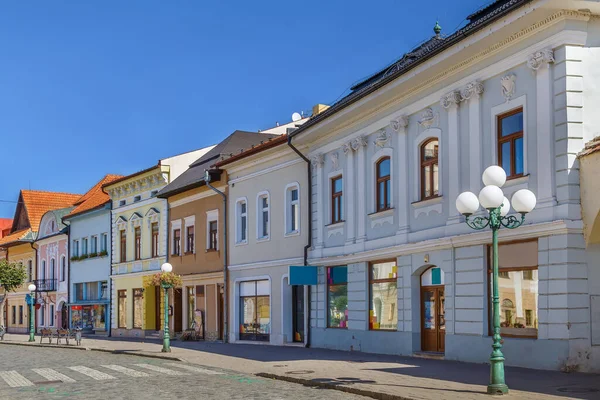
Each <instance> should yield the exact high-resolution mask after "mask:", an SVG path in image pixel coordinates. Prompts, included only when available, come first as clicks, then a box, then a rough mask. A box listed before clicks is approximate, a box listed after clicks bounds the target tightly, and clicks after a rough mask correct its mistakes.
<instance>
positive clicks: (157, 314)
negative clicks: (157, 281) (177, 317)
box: [154, 286, 162, 331]
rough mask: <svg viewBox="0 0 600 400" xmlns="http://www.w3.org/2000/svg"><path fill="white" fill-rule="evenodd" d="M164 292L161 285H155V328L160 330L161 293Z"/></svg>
mask: <svg viewBox="0 0 600 400" xmlns="http://www.w3.org/2000/svg"><path fill="white" fill-rule="evenodd" d="M161 292H162V290H161V288H160V286H154V330H156V331H160V330H161V329H162V328H161V326H160V321H161V315H160V293H161Z"/></svg>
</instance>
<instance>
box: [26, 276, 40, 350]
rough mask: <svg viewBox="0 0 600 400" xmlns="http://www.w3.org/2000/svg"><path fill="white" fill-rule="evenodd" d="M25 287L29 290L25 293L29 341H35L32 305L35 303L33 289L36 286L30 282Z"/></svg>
mask: <svg viewBox="0 0 600 400" xmlns="http://www.w3.org/2000/svg"><path fill="white" fill-rule="evenodd" d="M27 289H29V291H30V292H31V293H30V294H28V295H27V298H26V300H27V305H28V306H29V341H30V342H35V323H34V322H35V313H34V311H33V305H34V304H35V289H37V288H36V286H35V285H34V284H33V283H31V284H30V285H29V286H28V287H27Z"/></svg>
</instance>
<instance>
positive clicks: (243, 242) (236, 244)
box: [235, 240, 248, 246]
mask: <svg viewBox="0 0 600 400" xmlns="http://www.w3.org/2000/svg"><path fill="white" fill-rule="evenodd" d="M247 244H248V241H247V240H242V241H241V242H236V243H235V246H246V245H247Z"/></svg>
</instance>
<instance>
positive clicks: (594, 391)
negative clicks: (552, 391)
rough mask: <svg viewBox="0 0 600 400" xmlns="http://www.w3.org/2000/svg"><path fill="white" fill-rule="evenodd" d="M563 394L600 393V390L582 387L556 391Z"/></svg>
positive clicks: (564, 388)
mask: <svg viewBox="0 0 600 400" xmlns="http://www.w3.org/2000/svg"><path fill="white" fill-rule="evenodd" d="M556 390H557V391H558V392H561V393H596V392H600V389H595V388H582V387H563V388H558V389H556Z"/></svg>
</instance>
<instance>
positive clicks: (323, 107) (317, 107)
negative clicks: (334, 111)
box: [312, 104, 329, 117]
mask: <svg viewBox="0 0 600 400" xmlns="http://www.w3.org/2000/svg"><path fill="white" fill-rule="evenodd" d="M328 108H329V106H328V105H326V104H317V105H315V106H313V110H312V111H313V112H312V115H313V117H314V116H315V115H319V114H321V113H322V112H323V111H325V110H327V109H328Z"/></svg>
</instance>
